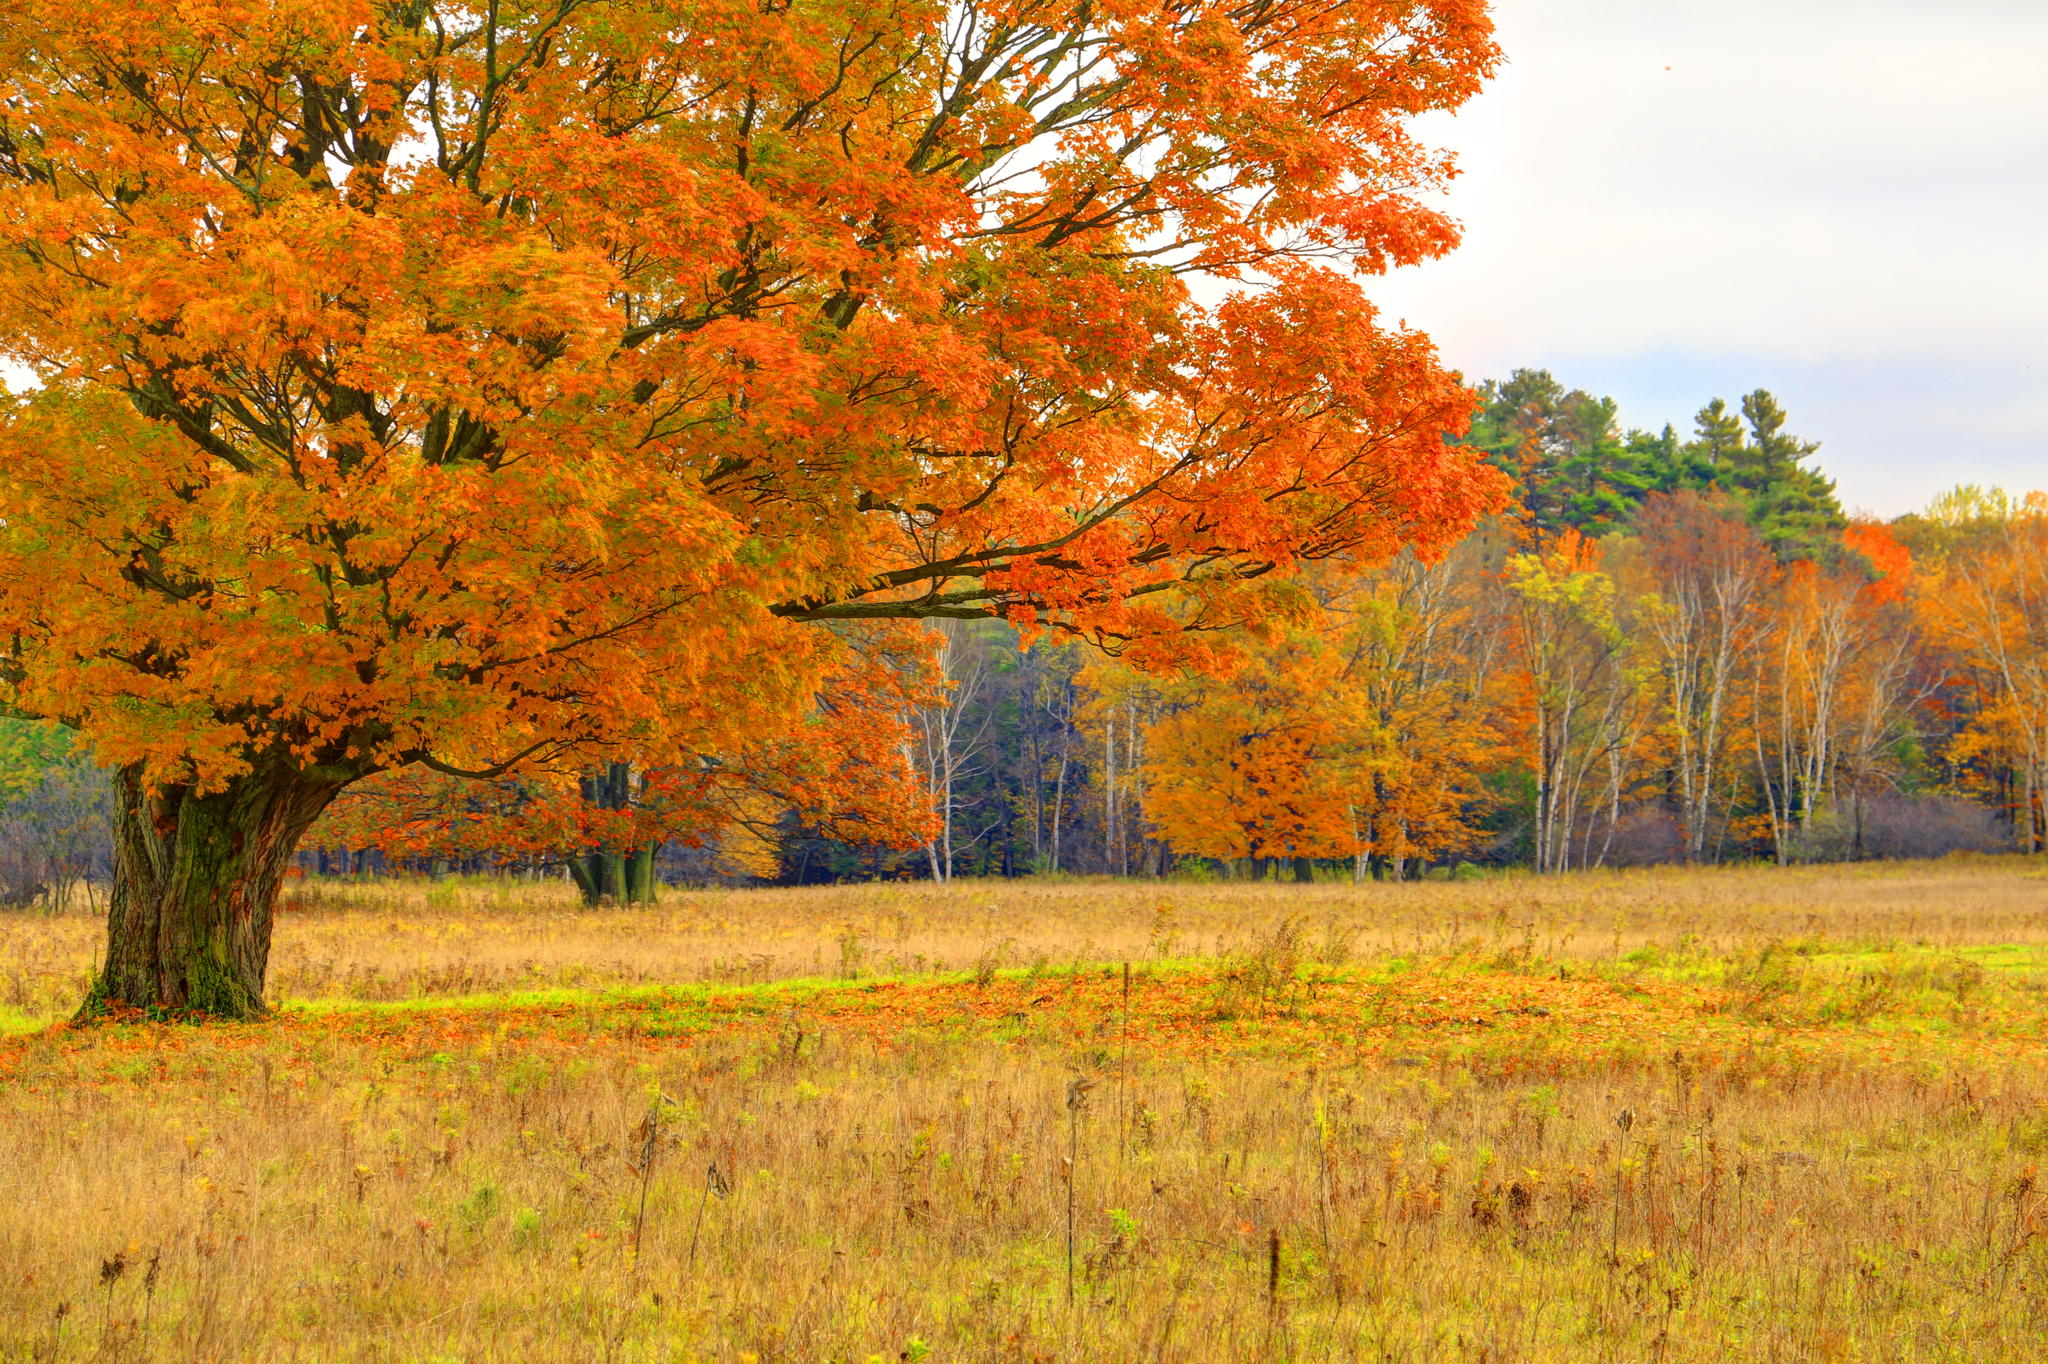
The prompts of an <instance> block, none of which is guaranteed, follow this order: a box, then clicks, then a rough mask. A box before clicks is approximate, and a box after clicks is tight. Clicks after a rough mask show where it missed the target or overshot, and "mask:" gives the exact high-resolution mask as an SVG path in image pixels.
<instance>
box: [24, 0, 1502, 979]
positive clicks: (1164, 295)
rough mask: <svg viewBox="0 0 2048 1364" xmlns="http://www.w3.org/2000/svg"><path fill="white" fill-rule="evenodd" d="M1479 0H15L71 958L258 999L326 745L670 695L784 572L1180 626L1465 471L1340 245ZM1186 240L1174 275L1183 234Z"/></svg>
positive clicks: (583, 757)
mask: <svg viewBox="0 0 2048 1364" xmlns="http://www.w3.org/2000/svg"><path fill="white" fill-rule="evenodd" d="M1496 55H1497V54H1496V50H1495V47H1494V45H1493V41H1492V37H1491V30H1490V26H1489V21H1488V17H1487V14H1486V8H1485V5H1484V3H1483V0H1168V2H1167V3H1159V2H1158V0H1145V2H1144V3H1136V2H1135V0H997V2H996V3H971V4H960V3H955V4H940V3H919V2H918V0H469V3H450V2H447V0H192V2H191V3H185V4H180V5H177V6H174V7H165V6H161V5H157V4H142V3H138V2H137V0H104V2H103V3H97V4H90V5H80V4H77V3H73V2H71V0H66V2H65V3H57V0H0V348H4V351H5V354H6V357H7V358H9V359H11V360H13V361H14V362H16V363H18V364H22V365H26V366H27V367H29V368H30V369H31V370H32V371H33V372H34V373H35V375H36V376H37V378H38V380H39V386H38V387H36V388H35V389H34V390H33V391H31V392H28V393H25V394H22V395H18V396H16V397H14V398H12V399H10V400H9V401H8V402H7V404H6V407H5V410H4V412H0V469H4V471H5V483H4V494H0V496H4V503H0V519H4V522H5V526H4V530H0V641H4V643H0V675H4V678H5V689H6V703H7V705H8V707H9V708H10V709H11V710H12V711H14V712H15V713H18V714H24V715H34V716H45V717H54V718H58V719H61V720H62V721H64V722H65V723H67V724H70V725H72V726H75V727H77V728H79V729H81V730H83V731H84V732H85V733H86V734H87V735H88V736H89V738H90V739H91V741H92V743H93V745H94V746H95V748H96V750H97V752H98V753H99V754H100V755H101V756H102V757H103V758H104V759H105V760H107V761H108V762H109V763H111V764H113V765H114V766H115V767H116V768H117V770H118V773H119V787H120V794H121V801H120V803H121V809H122V820H121V833H120V836H119V839H118V852H117V856H118V865H119V870H118V884H117V888H116V892H115V897H114V908H113V913H112V915H111V918H110V926H109V932H110V941H109V944H108V952H107V958H106V962H105V967H104V974H103V977H102V980H101V982H100V984H99V986H98V996H99V998H100V999H101V1000H103V1001H105V1002H108V1003H114V1004H129V1005H137V1006H147V1007H163V1008H169V1009H185V1010H193V1011H208V1012H213V1013H219V1014H235V1015H241V1014H249V1013H252V1012H258V1011H260V1010H261V1008H262V1003H261V989H262V980H263V968H264V961H265V957H266V954H267V951H268V943H269V931H270V907H271V903H272V900H273V897H274V894H275V891H276V887H277V884H278V880H279V877H280V876H281V874H282V872H283V869H284V866H285V863H286V860H287V859H288V857H289V855H290V853H291V851H292V849H293V847H294V845H295V844H296V842H297V840H298V838H299V836H300V834H301V832H302V831H303V830H304V829H305V828H306V826H307V825H308V823H309V822H310V821H311V820H313V819H314V818H315V817H316V816H317V815H318V813H319V811H320V809H321V808H322V807H323V806H324V805H325V804H326V803H327V802H328V801H329V800H330V799H331V798H332V797H333V796H334V794H335V793H336V792H338V791H340V790H341V789H343V788H344V787H346V786H347V785H348V784H349V783H351V782H353V781H356V780H358V779H360V778H362V777H363V776H365V775H366V774H370V773H373V772H376V771H378V770H382V769H389V768H393V767H398V766H403V765H408V764H414V763H420V764H425V765H427V766H429V767H430V768H434V769H439V770H443V771H452V772H460V773H469V774H486V775H488V774H500V773H504V772H508V771H512V770H514V769H515V768H517V767H518V766H519V765H521V764H536V763H565V762H589V761H593V760H595V759H596V757H597V756H598V755H603V754H619V753H630V754H632V755H633V757H634V759H635V760H637V761H646V762H660V761H664V760H675V759H682V758H684V757H685V756H686V755H692V754H701V753H704V752H707V751H713V752H715V751H716V750H717V749H718V747H719V746H720V745H721V744H722V743H723V742H725V741H726V740H727V739H729V738H731V737H733V736H734V735H736V734H740V733H747V734H754V733H758V732H759V731H760V729H761V727H762V726H763V725H767V724H773V723H779V720H778V717H786V716H789V715H791V714H794V713H796V712H798V711H799V710H801V709H802V706H803V704H804V700H805V697H806V696H807V695H808V694H809V691H810V688H811V687H812V686H813V685H814V682H815V678H816V677H817V676H818V675H819V672H820V670H821V669H822V668H824V667H826V666H828V665H829V660H830V657H831V655H832V653H833V644H832V637H831V635H830V634H829V632H827V631H822V630H819V629H817V628H816V624H815V623H816V622H821V621H824V622H829V621H833V620H845V619H861V618H892V617H905V616H972V615H989V614H1002V615H1007V616H1009V617H1011V618H1013V619H1017V620H1020V621H1030V622H1034V623H1039V624H1043V625H1046V626H1050V627H1053V628H1058V629H1062V630H1067V631H1072V632H1077V633H1079V634H1082V635H1086V636H1090V637H1094V638H1098V639H1105V640H1114V641H1118V642H1123V643H1128V644H1130V645H1131V646H1132V647H1135V648H1140V649H1151V650H1154V651H1155V652H1159V653H1162V654H1163V653H1169V652H1170V650H1171V647H1172V641H1174V640H1175V639H1184V638H1187V637H1188V634H1189V632H1191V631H1195V630H1201V629H1205V628H1210V627H1214V626H1218V625H1223V624H1227V623H1229V622H1231V621H1234V620H1238V619H1242V618H1244V617H1246V616H1249V615H1254V614H1256V613H1258V612H1259V611H1260V610H1261V592H1262V589H1263V583H1264V581H1265V580H1266V579H1267V578H1268V577H1269V576H1271V575H1272V574H1273V573H1274V571H1275V570H1285V569H1287V568H1288V567H1289V566H1291V565H1293V564H1295V563H1297V562H1299V561H1301V560H1302V559H1304V558H1313V557H1316V556H1320V555H1326V554H1330V553H1334V552H1337V551H1345V550H1348V551H1354V552H1358V551H1369V550H1373V549H1381V550H1385V549H1391V548H1392V547H1393V546H1395V545H1397V544H1399V543H1401V542H1404V541H1409V540H1424V541H1427V540H1432V539H1440V538H1442V537H1443V536H1444V535H1446V534H1448V533H1451V532H1452V531H1454V530H1455V529H1456V528H1458V527H1460V526H1461V525H1462V524H1464V523H1465V521H1466V520H1467V519H1468V518H1469V515H1470V513H1471V511H1472V509H1473V507H1474V506H1475V505H1476V504H1477V503H1478V502H1479V501H1480V500H1483V497H1484V495H1485V485H1484V482H1483V480H1481V479H1479V478H1478V477H1477V475H1476V474H1475V470H1474V466H1473V465H1472V463H1471V461H1470V457H1469V456H1468V455H1467V454H1464V453H1461V452H1458V451H1453V450H1447V449H1446V448H1445V446H1444V443H1443V440H1442V437H1443V434H1444V433H1445V432H1446V431H1447V430H1458V429H1462V427H1463V424H1464V421H1465V417H1466V413H1467V409H1468V406H1469V399H1468V398H1467V396H1466V395H1465V393H1464V392H1463V391H1462V390H1461V389H1460V388H1459V387H1458V385H1457V384H1456V383H1455V382H1454V379H1453V377H1452V376H1451V375H1449V374H1447V373H1446V372H1445V371H1444V370H1443V369H1442V368H1441V367H1440V366H1439V364H1438V361H1437V359H1436V357H1435V354H1434V352H1433V350H1432V348H1431V346H1430V344H1429V342H1428V340H1427V338H1426V337H1424V336H1422V335H1420V334H1417V333H1415V332H1412V331H1408V330H1405V329H1401V328H1391V327H1387V326H1384V325H1382V324H1381V323H1380V321H1378V320H1377V319H1376V317H1375V315H1374V311H1373V309H1372V308H1371V307H1370V306H1369V304H1368V303H1367V301H1366V299H1365V297H1364V296H1363V294H1362V293H1361V291H1360V288H1359V287H1358V285H1357V283H1356V282H1355V275H1356V273H1357V272H1359V271H1364V272H1368V273H1370V272H1374V271H1379V270H1383V269H1385V268H1387V267H1389V266H1391V265H1394V264H1397V263H1403V262H1412V261H1416V260H1419V259H1422V258H1425V257H1428V256H1432V255H1435V254H1438V253H1440V252H1442V251H1445V250H1447V249H1448V248H1449V247H1450V246H1451V245H1452V243H1453V240H1454V236H1455V233H1454V229H1453V225H1452V224H1451V223H1450V222H1449V221H1448V220H1447V219H1446V218H1445V217H1444V216H1442V215H1441V214H1440V213H1439V212H1438V211H1436V210H1434V209H1432V208H1430V207H1428V206H1426V205H1425V203H1424V202H1423V196H1426V195H1427V194H1428V193H1430V192H1431V191H1432V190H1434V189H1436V188H1439V187H1441V185H1442V184H1443V182H1444V181H1445V180H1446V178H1447V177H1448V176H1449V174H1450V173H1451V167H1450V165H1449V163H1448V160H1447V159H1446V158H1444V157H1443V156H1441V155H1439V154H1437V153H1434V152H1432V151H1431V150H1429V149H1428V148H1426V147H1425V146H1423V145H1421V144H1420V143H1418V142H1417V141H1416V140H1415V138H1414V137H1413V135H1412V133H1411V131H1410V130H1409V127H1408V120H1409V119H1410V117H1411V116H1413V115H1416V114H1419V113H1423V112H1426V111H1429V110H1435V109H1447V108H1452V107H1455V106H1456V105H1458V104H1460V103H1461V102H1462V101H1464V100H1465V99H1466V98H1467V97H1469V96H1470V95H1471V94H1472V93H1473V92H1474V91H1475V90H1476V89H1477V88H1478V85H1479V83H1480V82H1481V80H1482V79H1483V78H1484V77H1485V76H1486V74H1487V73H1488V72H1489V69H1490V68H1491V66H1492V64H1493V63H1494V61H1495V60H1496ZM1198 280H1201V281H1209V282H1210V283H1197V281H1198Z"/></svg>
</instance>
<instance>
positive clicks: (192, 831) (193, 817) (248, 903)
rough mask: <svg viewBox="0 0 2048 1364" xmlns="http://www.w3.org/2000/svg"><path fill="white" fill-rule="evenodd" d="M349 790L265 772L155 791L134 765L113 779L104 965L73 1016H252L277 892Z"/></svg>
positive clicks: (259, 1001) (273, 769)
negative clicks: (310, 834) (309, 835)
mask: <svg viewBox="0 0 2048 1364" xmlns="http://www.w3.org/2000/svg"><path fill="white" fill-rule="evenodd" d="M347 784H348V781H347V780H346V779H344V778H340V777H333V776H319V777H316V776H311V775H308V774H306V773H304V772H300V771H297V770H295V769H292V768H290V767H286V766H282V765H272V766H259V767H258V768H257V769H256V770H254V771H252V772H250V773H248V774H246V775H244V776H240V777H236V778H234V779H232V780H231V781H229V783H228V784H227V786H226V787H225V788H224V789H222V790H219V791H214V792H208V793H203V794H202V793H199V792H196V791H194V790H193V789H192V788H191V787H187V786H171V787H166V788H163V789H160V790H156V791H151V790H149V789H148V788H147V787H146V786H145V785H144V783H143V779H142V773H141V769H140V768H139V767H128V768H123V769H122V770H121V771H120V772H118V773H116V774H115V779H114V786H115V803H116V810H115V830H114V892H113V900H112V904H111V906H110V908H109V910H108V914H107V957H106V964H105V966H104V967H103V968H102V970H101V972H100V976H99V979H98V980H97V981H96V982H95V983H94V986H93V991H92V995H91V997H90V998H88V999H87V1000H86V1003H85V1006H84V1007H83V1008H82V1009H81V1010H80V1011H79V1016H80V1017H81V1018H88V1017H94V1016H98V1015H101V1014H104V1013H106V1012H109V1011H111V1010H118V1009H125V1008H134V1009H142V1010H146V1011H149V1012H151V1013H159V1014H180V1015H189V1014H205V1015H210V1016H213V1017H217V1018H255V1017H258V1016H260V1015H261V1014H262V1013H263V1012H264V1004H263V975H264V970H265V968H266V967H267V966H268V964H269V961H270V925H271V913H272V910H273V908H274V907H275V905H276V902H277V891H278V886H279V885H280V884H281V883H282V882H283V880H284V873H285V869H286V867H287V866H289V865H290V862H291V856H292V853H293V852H294V851H296V850H297V848H298V846H299V839H300V837H301V836H303V835H304V834H305V832H306V830H307V829H308V828H310V827H311V826H312V824H313V821H314V820H315V819H316V818H317V817H318V816H319V814H320V812H321V810H323V809H325V808H326V806H327V803H328V802H329V801H330V800H332V799H334V796H335V794H336V793H337V792H339V791H340V790H341V789H342V787H344V786H346V785H347Z"/></svg>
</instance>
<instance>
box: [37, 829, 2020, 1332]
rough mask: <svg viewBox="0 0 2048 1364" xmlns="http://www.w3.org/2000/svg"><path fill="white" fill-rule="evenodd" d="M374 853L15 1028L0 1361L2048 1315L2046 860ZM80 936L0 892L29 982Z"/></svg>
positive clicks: (48, 999)
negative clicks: (1397, 873) (198, 1011)
mask: <svg viewBox="0 0 2048 1364" xmlns="http://www.w3.org/2000/svg"><path fill="white" fill-rule="evenodd" d="M323 889H324V888H323ZM348 891H349V895H348V898H347V899H345V900H344V899H342V898H341V897H339V896H337V895H335V894H334V892H332V891H327V892H326V894H325V895H324V896H323V900H322V901H320V902H314V903H309V904H307V905H305V906H303V907H302V908H301V909H299V910H297V911H295V912H294V913H293V914H292V916H291V917H289V918H288V919H287V920H286V921H285V923H284V924H283V925H282V927H281V929H280V933H279V943H278V956H277V963H276V973H275V974H276V978H277V983H278V987H279V993H280V995H281V996H282V997H283V998H284V999H286V1000H287V1001H291V1000H305V1001H312V1002H309V1003H305V1004H294V1005H288V1007H286V1008H285V1009H284V1010H283V1012H282V1013H281V1014H280V1016H279V1017H278V1018H277V1019H276V1020H275V1021H273V1022H270V1023H266V1024H262V1025H254V1026H234V1027H206V1028H173V1027H157V1026H135V1027H108V1028H100V1029H94V1030H91V1031H88V1032H77V1031H72V1030H67V1029H55V1030H43V1031H33V1032H21V1033H19V1034H18V1035H17V1036H15V1037H13V1038H12V1039H10V1040H8V1041H6V1042H5V1043H0V1151H5V1152H6V1153H7V1156H6V1159H4V1160H0V1359H5V1360H8V1361H13V1360H16V1359H20V1360H78V1361H83V1360H133V1361H138V1362H140V1361H173V1360H180V1361H182V1360H220V1361H241V1360H258V1359H261V1360H266V1361H267V1360H274V1359H303V1360H309V1361H311V1360H319V1361H326V1360H364V1361H369V1360H377V1361H422V1362H424V1361H497V1360H504V1361H513V1360H522V1361H523V1360H542V1361H550V1360H563V1361H570V1360H576V1361H582V1360H606V1361H610V1360H619V1361H628V1360H630V1361H652V1360H676V1361H681V1360H731V1361H737V1360H741V1359H746V1358H749V1357H752V1358H755V1359H758V1360H827V1359H832V1360H849V1361H851V1360H867V1359H870V1358H876V1357H879V1358H881V1359H884V1360H898V1359H916V1358H924V1357H929V1358H931V1359H933V1360H1034V1359H1045V1360H1052V1359H1059V1360H1068V1359H1072V1360H1082V1359H1086V1360H1112V1359H1113V1360H1125V1359H1130V1360H1139V1359H1143V1360H1240V1359H1320V1358H1334V1359H1365V1360H1406V1361H1418V1362H1420V1361H1434V1360H1471V1361H1488V1364H1505V1361H1551V1360H1572V1361H1577V1360H1589V1361H1591V1360H1611V1361H1636V1360H1644V1361H1648V1360H1672V1361H1680V1360H1714V1361H1723V1360H1751V1359H1757V1360H1764V1359H1775V1360H1784V1361H1807V1360H1825V1359H1842V1360H2015V1361H2019V1360H2038V1359H2040V1358H2041V1357H2042V1345H2041V1342H2042V1340H2043V1339H2044V1338H2048V1193H2044V1188H2043V1186H2042V1184H2041V1182H2040V1177H2039V1174H2038V1171H2037V1168H2036V1167H2037V1164H2038V1163H2039V1162H2040V1161H2041V1160H2042V1158H2043V1155H2044V1153H2048V1107H2044V1100H2048V1084H2044V1078H2048V1072H2044V1064H2048V1026H2044V1025H2048V879H2044V878H2043V876H2042V875H2041V872H2040V870H2039V869H2038V868H2037V867H2036V866H2035V865H2033V864H2026V863H2018V862H1992V863H1981V864H1970V865H1960V866H1949V865H1943V866H1936V867H1929V866H1917V867H1902V868H1889V869H1867V868H1866V869H1854V870H1848V871H1844V870H1840V869H1831V870H1813V871H1794V872H1771V871H1739V872H1736V871H1731V872H1713V873H1693V874H1685V873H1675V872H1667V873H1656V874H1648V873H1645V874H1632V875H1626V876H1606V877H1587V878H1569V879H1565V880H1560V881H1556V882H1541V881H1536V880H1533V879H1520V878H1517V879H1511V880H1501V881H1491V882H1481V883H1461V884H1455V885H1436V884H1430V885H1422V886H1407V887H1365V888H1363V889H1362V890H1356V891H1354V890H1353V889H1352V888H1351V887H1348V886H1343V887H1339V886H1319V887H1313V888H1299V889H1297V888H1295V887H1292V886H1263V887H1261V886H1249V887H1244V886H1236V887H1233V886H1185V885H1174V886H1143V885H1087V884H1042V885H1007V884H1005V885H991V884H973V885H959V886H955V887H952V888H930V887H864V888H847V889H843V890H837V891H815V892H809V891H807V892H757V893H734V894H704V895H692V896H675V897H671V899H670V900H669V901H668V902H667V903H666V904H665V905H664V906H663V907H662V908H661V909H660V910H658V911H654V912H651V913H650V912H637V913H611V912H605V913H596V914H584V913H579V912H575V911H573V910H572V909H571V908H570V907H569V905H568V904H567V901H566V897H563V896H561V895H560V894H559V892H558V891H557V890H556V889H555V888H552V887H532V886H527V887H518V888H507V887H492V886H490V885H487V884H476V885H452V884H451V885H443V886H438V887H420V886H410V887H393V886H388V885H387V886H364V887H351V888H348ZM301 895H302V897H305V898H310V897H308V894H307V892H304V891H302V892H301ZM93 927H94V925H93V924H92V923H91V922H89V921H85V920H84V919H83V918H79V919H72V918H59V919H56V920H49V919H27V920H18V919H17V920H7V921H5V923H4V925H0V935H4V936H0V953H4V956H0V962H4V963H5V968H4V969H6V970H9V971H11V972H13V973H14V975H13V979H14V980H15V982H16V984H15V987H14V988H15V990H16V1000H17V1007H21V1008H23V1009H24V1010H25V1011H26V1012H27V1013H28V1014H31V1015H36V1016H39V1017H48V1016H49V1015H50V1014H51V1012H52V1011H53V1010H54V1009H56V1008H58V1007H60V1002H61V1001H64V1000H66V999H67V998H68V996H67V995H66V993H65V991H66V990H67V989H73V990H75V982H76V978H77V976H78V975H79V974H80V973H82V972H83V971H85V970H87V969H89V964H90V950H91V949H90V943H91V931H92V929H93ZM1005 944H1007V946H1005ZM1125 961H1129V962H1131V963H1133V969H1132V971H1131V973H1130V975H1129V976H1128V978H1127V977H1126V976H1125V974H1124V971H1123V966H1122V963H1124V962H1125ZM940 969H946V970H950V971H952V972H954V973H955V974H953V975H949V976H945V977H939V976H936V975H932V974H929V973H930V972H935V971H937V970H940ZM920 971H922V972H927V973H928V974H925V975H921V976H920V975H916V974H913V973H916V972H920ZM878 976H893V977H895V978H892V979H877V977H878ZM792 977H820V978H824V979H820V980H812V981H808V982H802V981H792V980H791V979H790V978H792ZM1127 980H1128V984H1127V983H1126V981H1127ZM628 986H630V987H634V988H625V987H628ZM543 987H552V988H553V989H554V990H555V993H552V994H541V995H516V994H505V993H502V992H503V991H507V990H513V989H520V990H526V989H539V988H543ZM485 990H492V991H499V992H501V993H498V994H495V995H480V994H479V993H478V992H480V991H485ZM464 996H467V997H464ZM364 1000H371V1001H387V1002H383V1003H364V1002H361V1001H364ZM390 1001H398V1002H390ZM1077 1082H1086V1083H1085V1084H1082V1085H1077ZM1070 1159H1071V1162H1072V1163H1071V1164H1069V1160H1070ZM714 1167H715V1169H716V1171H717V1173H716V1175H713V1174H712V1170H713V1168H714ZM1070 1211H1071V1226H1072V1238H1071V1243H1070V1241H1069V1233H1068V1227H1069V1216H1070ZM636 1233H637V1234H636ZM1070 1244H1071V1252H1072V1265H1073V1269H1072V1276H1071V1280H1070V1278H1069V1273H1068V1256H1069V1246H1070ZM1070 1282H1071V1285H1072V1287H1071V1297H1070V1296H1069V1284H1070Z"/></svg>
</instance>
